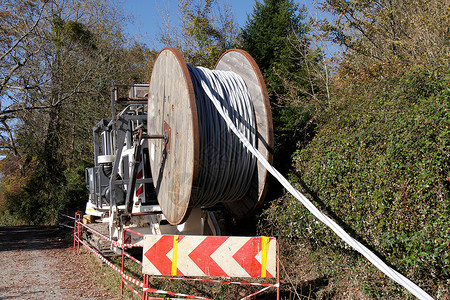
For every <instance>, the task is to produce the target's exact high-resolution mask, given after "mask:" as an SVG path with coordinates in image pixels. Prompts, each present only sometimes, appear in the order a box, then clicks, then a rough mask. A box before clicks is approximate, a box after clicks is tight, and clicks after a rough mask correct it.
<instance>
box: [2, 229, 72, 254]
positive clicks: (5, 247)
mask: <svg viewBox="0 0 450 300" xmlns="http://www.w3.org/2000/svg"><path fill="white" fill-rule="evenodd" d="M66 232H67V230H62V229H60V228H58V227H51V226H7V227H0V251H13V250H45V249H54V248H65V247H68V246H69V245H70V244H69V243H68V241H67V240H66V238H65V236H66Z"/></svg>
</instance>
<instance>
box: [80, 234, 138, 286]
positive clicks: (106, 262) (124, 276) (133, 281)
mask: <svg viewBox="0 0 450 300" xmlns="http://www.w3.org/2000/svg"><path fill="white" fill-rule="evenodd" d="M78 241H79V242H80V243H81V244H83V245H84V246H85V247H86V248H88V249H89V250H90V251H91V252H92V253H94V254H95V255H97V256H98V258H100V259H101V260H102V261H103V262H104V263H105V264H107V265H108V266H110V267H111V268H112V269H113V270H116V271H117V272H119V273H120V274H121V275H122V277H123V278H124V279H126V280H128V281H129V282H131V283H134V284H135V285H137V286H139V287H141V288H145V287H146V285H145V284H144V283H142V282H140V281H139V280H136V279H134V278H132V277H130V276H128V275H126V274H124V273H123V272H122V271H121V270H120V269H119V268H118V267H117V266H115V265H114V264H113V263H112V262H110V261H109V260H107V259H106V258H105V257H104V256H103V255H101V254H100V253H98V252H97V251H95V250H94V249H93V248H91V247H90V246H89V245H88V244H86V243H85V242H84V241H83V240H81V239H78Z"/></svg>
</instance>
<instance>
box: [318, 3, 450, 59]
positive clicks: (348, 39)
mask: <svg viewBox="0 0 450 300" xmlns="http://www.w3.org/2000/svg"><path fill="white" fill-rule="evenodd" d="M321 7H322V9H323V10H325V11H328V12H330V13H332V14H333V15H334V16H335V18H333V21H326V20H323V21H322V29H323V30H324V31H325V32H326V33H327V34H328V35H329V38H330V39H331V40H332V41H334V42H336V43H338V44H340V45H342V46H344V47H346V48H348V49H349V50H351V51H353V53H354V54H356V55H359V56H364V57H367V58H370V59H372V60H375V61H382V60H384V59H386V58H392V57H395V58H401V59H411V58H412V59H414V58H418V57H428V58H429V59H432V58H436V57H438V56H441V55H446V54H448V50H449V48H448V38H449V36H448V35H449V33H448V28H449V26H450V24H449V18H448V2H447V1H444V0H429V1H423V0H371V1H365V0H357V1H353V0H352V1H348V0H345V1H343V0H326V1H322V6H321Z"/></svg>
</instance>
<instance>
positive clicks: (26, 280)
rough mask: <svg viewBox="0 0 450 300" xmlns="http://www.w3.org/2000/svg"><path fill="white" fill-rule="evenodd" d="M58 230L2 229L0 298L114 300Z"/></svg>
mask: <svg viewBox="0 0 450 300" xmlns="http://www.w3.org/2000/svg"><path fill="white" fill-rule="evenodd" d="M63 236H64V235H63V232H62V231H61V230H60V229H59V228H52V227H36V226H18V227H0V299H113V298H116V297H112V296H111V295H110V294H109V293H108V292H107V291H105V290H104V289H102V287H101V286H100V285H99V284H97V283H96V282H95V279H94V275H93V274H92V273H91V272H90V271H89V268H88V267H87V265H86V260H85V259H84V258H83V256H80V255H77V252H76V250H73V249H70V247H71V245H70V244H68V243H67V242H66V241H64V239H63Z"/></svg>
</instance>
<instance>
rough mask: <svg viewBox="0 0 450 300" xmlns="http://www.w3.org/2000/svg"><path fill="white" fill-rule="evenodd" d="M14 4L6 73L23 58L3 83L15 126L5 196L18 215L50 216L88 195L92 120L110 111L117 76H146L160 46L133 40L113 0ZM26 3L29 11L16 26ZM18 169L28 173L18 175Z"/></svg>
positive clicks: (5, 107)
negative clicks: (86, 171) (86, 169)
mask: <svg viewBox="0 0 450 300" xmlns="http://www.w3.org/2000/svg"><path fill="white" fill-rule="evenodd" d="M8 4H9V5H8V6H6V8H7V9H9V10H6V13H5V15H7V16H8V18H10V19H11V20H9V19H5V20H6V21H5V22H7V23H5V24H9V25H11V26H10V27H7V26H3V27H2V30H3V32H2V36H1V37H2V38H1V41H3V44H1V46H2V47H3V48H2V49H5V51H4V52H3V53H5V55H3V58H4V60H3V61H2V67H3V66H4V67H3V68H2V69H1V70H2V74H9V73H11V72H9V71H8V70H11V67H10V68H9V69H8V68H7V67H8V64H7V62H9V66H12V69H14V65H13V63H14V62H16V64H17V62H19V63H20V66H19V67H17V68H15V69H14V74H13V76H10V79H8V84H7V85H3V86H2V87H3V90H2V91H0V92H1V93H2V94H0V97H1V98H0V99H1V100H2V103H1V104H2V105H1V107H0V109H1V112H0V117H1V116H3V118H4V120H5V122H6V125H8V126H9V129H10V131H9V132H8V133H9V135H7V136H4V138H3V140H4V141H6V140H7V138H9V139H8V140H7V141H8V144H5V143H4V144H3V145H0V146H2V147H3V150H4V152H3V154H4V155H6V157H5V158H4V159H3V160H2V164H1V165H2V166H1V167H0V172H1V173H2V185H3V190H5V191H7V192H8V193H5V199H4V202H6V203H7V206H8V209H9V211H10V212H11V213H12V214H14V215H16V216H17V217H18V218H21V219H24V220H27V221H28V222H46V221H49V220H51V219H52V218H54V216H55V214H54V212H55V211H56V210H57V209H59V208H63V207H72V208H77V209H80V208H81V207H75V206H76V205H79V204H80V203H83V202H85V201H86V198H84V199H82V198H83V195H81V194H82V191H84V190H85V189H84V188H80V185H81V187H82V185H83V182H84V180H83V176H84V172H83V169H84V168H83V166H86V163H85V162H86V161H91V159H92V137H91V133H92V126H93V125H94V124H95V123H96V122H97V121H98V120H99V119H101V118H104V117H107V116H108V115H109V112H110V109H109V108H110V98H109V96H110V93H109V88H110V86H111V83H112V82H121V83H123V82H125V83H137V82H139V83H142V82H146V81H147V82H148V78H149V72H148V71H149V67H148V66H149V64H150V62H151V61H152V59H153V58H154V51H150V50H149V49H147V48H146V47H145V46H143V45H141V44H138V43H134V44H131V45H130V46H128V45H127V39H126V37H125V36H124V34H123V33H122V24H123V23H122V21H123V20H124V17H123V16H122V15H121V13H120V10H119V8H118V7H117V6H116V5H115V4H116V3H114V2H111V1H106V0H89V1H83V2H79V1H67V0H64V1H44V2H40V1H26V2H24V1H20V0H10V1H9V3H8ZM38 4H39V5H38ZM21 10H23V11H25V12H29V14H30V15H29V16H27V15H25V16H24V19H25V21H23V22H25V23H24V26H23V28H22V29H16V27H17V26H16V27H14V26H13V25H14V24H15V23H17V22H18V23H19V24H20V23H21V22H22V21H20V20H21V18H22V15H16V13H15V11H19V12H20V11H21ZM13 20H16V21H15V22H13ZM17 20H18V21H17ZM27 20H33V22H31V21H27ZM23 22H22V23H23ZM26 22H28V23H26ZM27 24H28V25H27ZM30 24H31V25H30ZM34 24H36V25H34ZM21 32H24V33H21ZM28 32H29V33H28ZM11 45H12V46H14V47H15V50H11V51H9V52H8V49H10V48H11V47H12V46H11ZM21 62H23V63H21ZM144 70H145V71H144ZM7 72H9V73H7ZM3 78H7V76H6V75H3ZM4 81H5V80H4ZM4 127H5V126H4ZM10 149H12V150H11V151H10ZM8 166H10V167H8ZM11 166H13V167H11ZM17 172H19V173H20V174H21V175H22V176H23V178H24V180H22V181H17V180H14V178H15V177H17V176H18V175H17ZM85 196H86V195H85ZM86 197H87V196H86ZM77 199H78V200H77ZM80 199H82V200H81V201H80Z"/></svg>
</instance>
